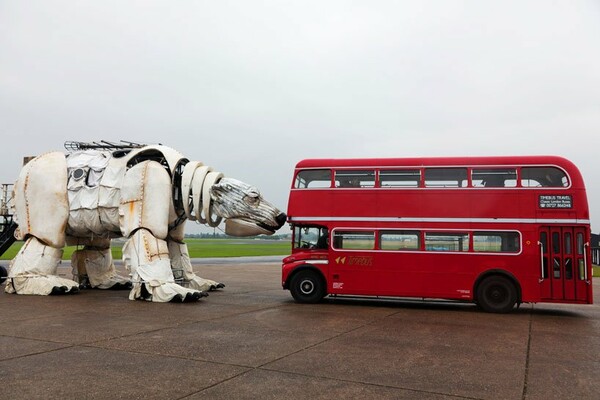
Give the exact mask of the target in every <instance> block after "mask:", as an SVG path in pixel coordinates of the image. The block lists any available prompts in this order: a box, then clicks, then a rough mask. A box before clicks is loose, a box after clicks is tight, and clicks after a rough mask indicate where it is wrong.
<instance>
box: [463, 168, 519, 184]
mask: <svg viewBox="0 0 600 400" xmlns="http://www.w3.org/2000/svg"><path fill="white" fill-rule="evenodd" d="M471 181H472V182H473V187H488V188H489V187H516V186H517V170H516V168H493V169H487V168H486V169H473V171H471Z"/></svg>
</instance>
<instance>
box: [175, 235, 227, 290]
mask: <svg viewBox="0 0 600 400" xmlns="http://www.w3.org/2000/svg"><path fill="white" fill-rule="evenodd" d="M168 246H169V256H170V257H171V266H172V268H173V273H174V275H175V276H176V277H178V278H179V277H180V276H181V278H183V280H184V285H186V286H188V287H189V288H190V289H196V290H200V291H203V292H208V291H209V290H211V289H214V288H216V287H217V285H218V284H219V282H215V281H211V280H210V279H204V278H200V277H199V276H198V275H196V274H195V273H194V270H193V268H192V262H191V260H190V255H189V254H188V249H187V245H186V244H185V243H177V242H173V241H169V242H168Z"/></svg>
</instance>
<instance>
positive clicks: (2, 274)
mask: <svg viewBox="0 0 600 400" xmlns="http://www.w3.org/2000/svg"><path fill="white" fill-rule="evenodd" d="M7 276H8V273H7V272H6V268H4V267H3V266H0V284H2V283H4V281H5V280H6V277H7Z"/></svg>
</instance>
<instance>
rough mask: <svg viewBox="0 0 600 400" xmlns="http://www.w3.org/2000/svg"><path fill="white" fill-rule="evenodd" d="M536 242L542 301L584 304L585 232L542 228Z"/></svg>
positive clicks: (578, 229) (585, 287)
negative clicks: (571, 301) (573, 301)
mask: <svg viewBox="0 0 600 400" xmlns="http://www.w3.org/2000/svg"><path fill="white" fill-rule="evenodd" d="M539 242H540V252H541V256H540V262H541V266H540V275H541V276H540V281H541V282H540V284H541V297H542V299H548V300H576V301H587V293H588V289H587V283H586V271H585V269H586V261H587V260H586V257H585V251H586V248H585V246H584V243H585V229H584V228H574V227H543V228H542V229H541V230H540V240H539Z"/></svg>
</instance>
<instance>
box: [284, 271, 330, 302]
mask: <svg viewBox="0 0 600 400" xmlns="http://www.w3.org/2000/svg"><path fill="white" fill-rule="evenodd" d="M290 292H291V293H292V297H293V298H294V300H296V301H297V302H298V303H318V302H319V301H321V299H323V297H325V282H324V281H323V278H322V277H321V276H320V275H319V274H318V273H317V272H315V271H309V270H307V271H300V272H298V273H297V274H296V275H294V277H293V278H292V281H291V282H290Z"/></svg>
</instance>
